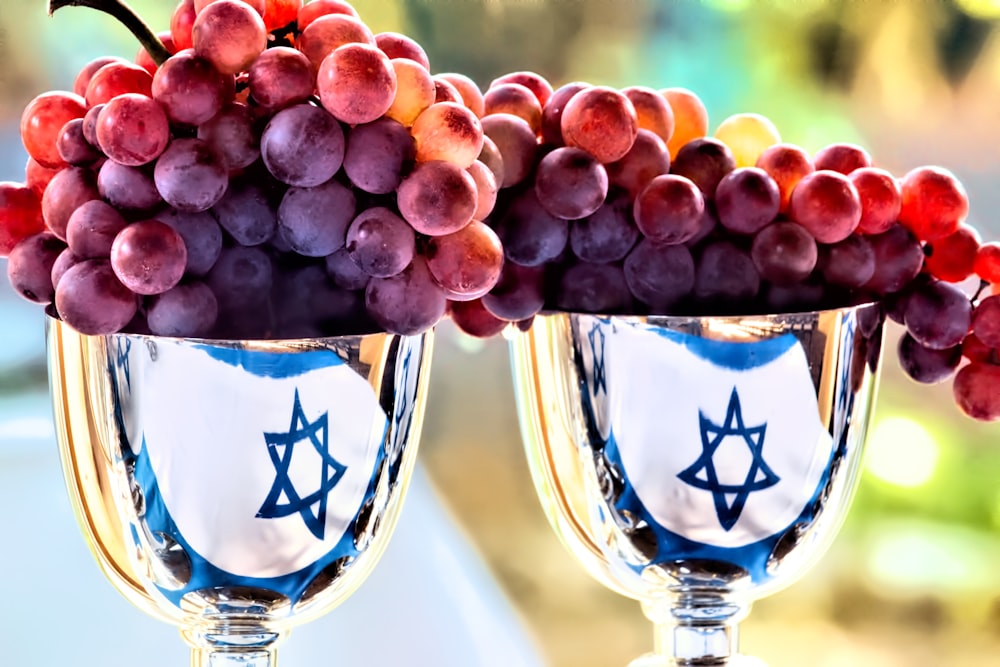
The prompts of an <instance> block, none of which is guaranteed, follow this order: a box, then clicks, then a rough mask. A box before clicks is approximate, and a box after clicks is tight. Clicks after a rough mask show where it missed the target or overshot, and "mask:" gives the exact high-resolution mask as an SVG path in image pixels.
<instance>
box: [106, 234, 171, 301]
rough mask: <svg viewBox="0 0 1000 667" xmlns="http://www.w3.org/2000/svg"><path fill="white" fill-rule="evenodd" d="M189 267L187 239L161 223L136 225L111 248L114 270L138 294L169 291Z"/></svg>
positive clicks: (124, 283)
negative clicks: (185, 242)
mask: <svg viewBox="0 0 1000 667" xmlns="http://www.w3.org/2000/svg"><path fill="white" fill-rule="evenodd" d="M186 265H187V247H186V246H185V245H184V239H183V238H181V235H180V234H178V233H177V231H176V230H174V228H173V227H171V226H170V225H168V224H166V223H163V222H160V221H159V220H144V221H142V222H133V223H132V224H131V225H129V226H128V227H126V228H125V229H123V230H122V231H121V232H119V233H118V236H116V237H115V241H114V244H113V245H112V246H111V268H112V269H114V272H115V275H116V276H118V280H120V281H121V282H122V284H123V285H125V286H126V287H128V288H129V289H130V290H132V291H133V292H135V293H136V294H147V295H148V294H162V293H163V292H166V291H167V290H168V289H170V288H171V287H173V286H174V285H176V284H177V283H179V282H180V280H181V278H182V277H183V276H184V267H185V266H186Z"/></svg>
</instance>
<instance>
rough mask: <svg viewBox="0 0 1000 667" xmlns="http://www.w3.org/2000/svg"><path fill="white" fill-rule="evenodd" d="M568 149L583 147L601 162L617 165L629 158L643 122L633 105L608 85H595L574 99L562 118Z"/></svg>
mask: <svg viewBox="0 0 1000 667" xmlns="http://www.w3.org/2000/svg"><path fill="white" fill-rule="evenodd" d="M560 128H561V130H562V136H563V140H564V141H565V142H566V145H567V146H573V147H575V148H581V149H583V150H585V151H587V152H588V153H590V154H591V155H593V156H594V157H595V158H597V160H598V161H600V162H604V163H608V162H615V161H616V160H620V159H621V158H623V157H625V154H626V153H628V151H629V149H630V148H632V143H633V142H634V141H635V137H636V134H637V133H638V132H639V119H638V117H637V115H636V111H635V107H634V106H633V105H632V102H631V101H630V100H629V99H628V98H627V97H625V96H624V95H623V94H621V93H620V92H618V91H617V90H614V89H613V88H608V87H605V86H592V87H590V88H586V89H584V90H581V91H580V92H578V93H577V94H576V95H573V97H571V98H570V100H569V101H568V102H567V103H566V107H565V108H564V109H563V114H562V118H561V119H560Z"/></svg>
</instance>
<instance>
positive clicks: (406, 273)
mask: <svg viewBox="0 0 1000 667" xmlns="http://www.w3.org/2000/svg"><path fill="white" fill-rule="evenodd" d="M365 306H366V307H367V309H368V314H369V315H371V317H372V319H374V320H375V322H377V323H378V325H379V326H380V327H381V328H382V329H383V330H385V331H387V332H389V333H395V334H401V335H404V336H411V335H416V334H419V333H421V332H423V331H426V330H428V329H430V328H431V327H433V326H434V325H435V324H437V323H438V322H439V321H440V320H441V318H442V317H444V314H445V311H446V309H447V306H448V303H447V298H446V297H445V293H444V290H442V289H441V287H439V286H438V284H437V283H436V282H434V278H433V276H432V275H431V272H430V269H429V268H427V262H426V260H424V258H423V257H421V256H419V255H418V256H416V257H414V258H413V262H412V263H411V264H410V265H409V266H408V267H406V268H405V269H403V271H402V272H400V273H398V274H396V275H395V276H392V277H391V278H372V279H371V281H370V282H369V283H368V287H367V288H366V289H365Z"/></svg>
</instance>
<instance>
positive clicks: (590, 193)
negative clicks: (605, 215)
mask: <svg viewBox="0 0 1000 667" xmlns="http://www.w3.org/2000/svg"><path fill="white" fill-rule="evenodd" d="M607 195H608V172H607V170H606V169H605V168H604V165H603V164H601V163H600V162H598V161H597V159H595V158H594V156H592V155H591V154H590V153H588V152H587V151H585V150H582V149H579V148H557V149H555V150H554V151H552V152H551V153H549V154H548V155H546V156H545V157H544V158H542V160H541V162H539V163H538V167H537V170H536V172H535V196H537V197H538V202H539V203H540V204H541V205H542V206H543V207H544V208H545V210H546V211H548V212H549V213H551V214H552V215H554V216H556V217H557V218H563V219H564V220H577V219H579V218H584V217H586V216H588V215H590V214H591V213H593V212H594V211H596V210H597V209H598V208H600V206H601V204H603V203H604V199H605V197H607Z"/></svg>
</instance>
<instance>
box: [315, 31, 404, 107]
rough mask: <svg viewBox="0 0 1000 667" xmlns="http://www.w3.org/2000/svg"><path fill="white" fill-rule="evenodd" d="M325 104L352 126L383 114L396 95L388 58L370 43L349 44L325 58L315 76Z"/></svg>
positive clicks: (392, 72) (390, 62)
mask: <svg viewBox="0 0 1000 667" xmlns="http://www.w3.org/2000/svg"><path fill="white" fill-rule="evenodd" d="M316 88H317V90H318V91H319V98H320V101H321V102H322V103H323V107H324V108H325V109H326V110H327V111H329V112H330V113H331V114H333V115H334V117H336V118H337V120H339V121H341V122H344V123H347V124H349V125H360V124H362V123H370V122H372V121H373V120H375V119H377V118H379V117H381V116H382V115H384V114H385V112H386V111H388V110H389V107H391V106H392V102H393V100H394V99H395V98H396V72H395V70H394V69H393V67H392V61H391V60H389V57H388V56H387V55H385V54H384V53H382V52H381V51H379V50H378V48H376V47H375V46H372V45H370V44H360V43H350V44H345V45H343V46H341V47H338V48H337V49H336V50H335V51H334V52H333V53H331V54H330V55H328V56H327V57H326V58H324V59H323V62H322V64H321V65H320V68H319V74H318V75H317V77H316Z"/></svg>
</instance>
